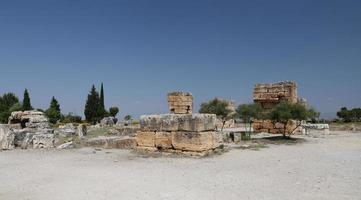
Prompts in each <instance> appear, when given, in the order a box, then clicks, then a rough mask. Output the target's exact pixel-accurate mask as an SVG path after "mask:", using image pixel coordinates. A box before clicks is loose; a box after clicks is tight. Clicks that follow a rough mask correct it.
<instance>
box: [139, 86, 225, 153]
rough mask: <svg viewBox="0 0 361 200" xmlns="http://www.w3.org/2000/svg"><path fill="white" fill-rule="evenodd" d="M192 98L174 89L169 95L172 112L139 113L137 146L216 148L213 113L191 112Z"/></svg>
mask: <svg viewBox="0 0 361 200" xmlns="http://www.w3.org/2000/svg"><path fill="white" fill-rule="evenodd" d="M192 99H193V97H192V94H190V93H188V92H187V93H184V92H173V93H170V94H169V95H168V102H169V108H170V111H171V114H160V115H143V116H141V117H140V129H141V130H140V132H138V133H137V145H138V147H140V148H146V149H154V150H156V149H158V150H166V151H167V150H168V151H172V150H173V151H174V150H176V151H182V152H183V151H184V152H204V151H208V150H212V149H215V148H217V147H218V146H219V143H218V137H217V135H216V132H215V129H216V119H217V118H216V115H214V114H191V112H192V106H193V102H192ZM183 100H184V102H183Z"/></svg>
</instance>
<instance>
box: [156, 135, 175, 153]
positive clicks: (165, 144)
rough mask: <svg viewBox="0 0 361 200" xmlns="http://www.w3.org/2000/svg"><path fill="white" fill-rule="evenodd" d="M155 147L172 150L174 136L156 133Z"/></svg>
mask: <svg viewBox="0 0 361 200" xmlns="http://www.w3.org/2000/svg"><path fill="white" fill-rule="evenodd" d="M155 147H157V148H158V149H171V148H172V134H171V133H170V132H156V133H155Z"/></svg>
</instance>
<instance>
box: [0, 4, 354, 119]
mask: <svg viewBox="0 0 361 200" xmlns="http://www.w3.org/2000/svg"><path fill="white" fill-rule="evenodd" d="M360 10H361V1H359V0H348V1H343V0H338V1H335V0H324V1H322V0H317V1H314V0H302V1H299V0H297V1H293V0H283V1H279V0H274V1H267V0H247V1H246V0H245V1H242V0H237V1H232V0H222V1H221V0H162V1H158V0H117V1H114V0H106V1H101V0H46V1H38V0H32V1H28V0H23V1H20V0H8V1H7V0H1V1H0V94H3V93H5V92H14V93H15V94H16V95H17V96H18V97H19V99H22V96H23V91H24V88H27V89H28V90H29V92H30V96H31V101H32V104H33V106H34V107H36V108H42V109H46V108H47V107H48V106H49V103H50V99H51V97H52V96H55V97H56V98H57V99H58V101H59V103H60V106H61V108H62V112H63V113H68V112H73V113H76V114H78V115H83V112H84V104H85V100H86V97H87V94H88V92H89V91H90V89H91V86H92V84H95V85H96V87H97V88H100V84H101V82H103V83H104V89H105V104H106V107H110V106H118V107H119V108H120V114H119V116H124V115H126V114H131V115H133V116H134V117H139V115H141V114H151V113H167V112H168V106H167V100H166V95H167V93H168V92H170V91H178V90H181V91H189V92H191V93H193V96H194V106H195V110H197V109H198V108H199V105H200V104H201V103H202V102H204V101H208V100H210V99H212V98H214V97H221V98H225V99H232V100H234V101H235V102H236V103H237V104H240V103H250V102H252V91H253V87H254V84H256V83H271V82H278V81H282V80H294V81H296V82H297V84H298V93H299V96H300V97H303V98H306V99H307V100H308V103H309V105H311V106H313V107H315V108H316V109H317V110H319V111H320V112H321V114H322V116H323V117H326V118H329V117H332V116H334V114H335V112H336V111H337V110H338V109H339V108H340V107H342V106H346V107H349V108H353V107H361V89H360V86H361V12H360Z"/></svg>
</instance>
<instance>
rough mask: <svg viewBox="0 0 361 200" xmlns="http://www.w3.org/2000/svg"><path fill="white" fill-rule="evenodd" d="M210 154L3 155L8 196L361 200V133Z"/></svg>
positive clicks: (2, 184)
mask: <svg viewBox="0 0 361 200" xmlns="http://www.w3.org/2000/svg"><path fill="white" fill-rule="evenodd" d="M306 139H307V142H305V143H301V144H295V145H269V147H268V148H261V149H259V150H242V149H233V150H231V151H230V152H227V153H224V154H222V155H217V156H212V157H207V158H180V157H177V158H174V157H151V158H144V157H142V156H139V155H137V154H134V153H131V152H129V151H124V150H101V151H99V150H97V151H95V150H94V149H90V148H83V149H74V150H13V151H3V152H0V199H1V200H8V199H16V200H21V199H30V200H42V199H44V200H49V199H52V200H57V199H59V200H60V199H61V200H64V199H68V200H72V199H76V200H80V199H86V200H92V199H96V200H101V199H107V200H108V199H141V200H144V199H157V200H159V199H161V200H162V199H172V200H175V199H197V200H201V199H207V200H209V199H237V200H238V199H277V200H279V199H302V200H304V199H327V200H332V199H337V200H339V199H361V189H360V188H361V133H352V134H351V133H341V132H331V135H330V136H327V137H321V138H313V137H307V138H306Z"/></svg>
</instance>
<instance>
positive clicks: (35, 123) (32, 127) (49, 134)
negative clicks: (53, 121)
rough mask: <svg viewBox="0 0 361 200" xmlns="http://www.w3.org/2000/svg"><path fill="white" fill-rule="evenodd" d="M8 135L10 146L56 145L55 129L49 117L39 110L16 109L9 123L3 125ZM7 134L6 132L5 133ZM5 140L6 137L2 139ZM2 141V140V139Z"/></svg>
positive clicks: (36, 146) (47, 146) (39, 146)
mask: <svg viewBox="0 0 361 200" xmlns="http://www.w3.org/2000/svg"><path fill="white" fill-rule="evenodd" d="M5 126H6V128H4V129H3V130H6V132H7V135H9V136H11V135H14V138H13V139H11V140H10V139H9V138H12V137H7V140H8V141H9V142H10V143H11V144H10V145H7V146H9V148H4V147H3V149H11V148H14V147H21V148H23V149H26V148H51V147H54V141H55V139H54V129H52V128H51V126H50V123H49V122H48V118H47V117H46V116H45V115H44V113H43V112H39V111H35V110H33V111H16V112H12V113H11V115H10V117H9V124H8V125H3V127H5ZM3 135H5V134H3ZM0 140H4V139H0ZM0 142H1V141H0Z"/></svg>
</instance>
